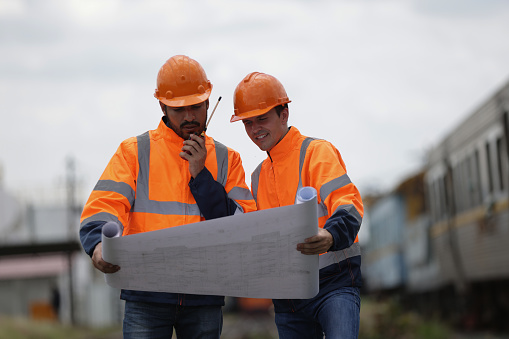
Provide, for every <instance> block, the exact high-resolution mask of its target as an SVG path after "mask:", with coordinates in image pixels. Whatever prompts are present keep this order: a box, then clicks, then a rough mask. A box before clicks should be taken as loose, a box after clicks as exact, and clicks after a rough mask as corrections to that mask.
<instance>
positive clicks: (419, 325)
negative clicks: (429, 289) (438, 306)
mask: <svg viewBox="0 0 509 339" xmlns="http://www.w3.org/2000/svg"><path fill="white" fill-rule="evenodd" d="M451 337H452V332H451V330H450V329H449V328H448V327H447V326H446V325H445V324H442V323H439V322H437V321H430V320H425V319H423V318H422V317H421V316H419V315H418V314H416V313H412V312H403V310H402V309H401V308H400V307H399V305H398V304H396V303H395V302H391V301H387V302H374V301H372V300H370V299H367V298H363V300H362V305H361V328H360V334H359V338H360V339H386V338H391V339H448V338H451Z"/></svg>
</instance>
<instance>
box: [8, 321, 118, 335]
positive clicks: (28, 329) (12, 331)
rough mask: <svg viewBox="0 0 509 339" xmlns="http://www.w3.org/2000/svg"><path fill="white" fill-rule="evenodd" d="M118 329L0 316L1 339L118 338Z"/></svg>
mask: <svg viewBox="0 0 509 339" xmlns="http://www.w3.org/2000/svg"><path fill="white" fill-rule="evenodd" d="M118 333H121V330H120V329H118V328H116V329H98V330H92V329H84V328H78V327H70V326H63V325H61V324H58V323H55V322H50V321H31V320H28V319H21V318H6V317H1V316H0V339H117V338H121V337H122V336H121V335H120V336H118V335H117V334H118Z"/></svg>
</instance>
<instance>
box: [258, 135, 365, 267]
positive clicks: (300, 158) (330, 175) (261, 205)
mask: <svg viewBox="0 0 509 339" xmlns="http://www.w3.org/2000/svg"><path fill="white" fill-rule="evenodd" d="M268 155H269V157H268V158H267V159H265V160H264V161H263V162H262V163H260V165H258V167H257V168H256V169H255V171H254V172H253V174H252V175H251V191H252V193H253V197H254V199H255V201H256V205H257V207H258V209H259V210H264V209H268V208H274V207H281V206H287V205H292V204H294V203H295V202H296V198H297V191H298V190H299V189H300V188H301V187H305V186H311V187H314V188H315V189H316V191H317V192H318V196H317V202H318V226H319V227H321V228H323V227H324V225H325V222H326V221H327V219H328V218H329V217H330V216H331V215H333V214H334V212H336V211H338V210H339V209H344V210H346V211H347V212H348V213H349V214H350V215H352V216H354V217H355V219H356V220H357V221H358V223H359V225H360V224H361V222H362V217H363V214H364V208H363V205H362V200H361V196H360V193H359V191H358V190H357V188H356V187H355V185H354V184H353V183H352V182H351V181H350V178H349V177H348V175H347V173H346V166H345V163H344V162H343V159H342V158H341V155H340V153H339V151H338V150H337V149H336V148H335V147H334V146H333V145H332V144H331V143H329V142H328V141H325V140H320V139H313V138H307V137H305V136H303V135H302V134H300V132H299V130H298V129H297V128H295V127H291V128H290V130H289V131H288V133H287V134H286V135H285V136H284V138H283V139H282V140H281V141H279V143H278V144H277V145H276V146H274V147H273V148H272V149H271V150H270V152H268ZM360 254H361V252H360V245H359V238H358V236H356V238H355V241H354V243H353V244H351V245H350V246H349V247H347V248H344V249H341V250H339V251H329V252H327V253H324V254H322V255H320V259H319V262H320V268H323V267H326V266H329V265H331V264H334V263H338V262H340V261H342V260H344V259H346V258H350V257H353V256H357V255H360Z"/></svg>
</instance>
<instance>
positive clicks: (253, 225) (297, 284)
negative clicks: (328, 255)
mask: <svg viewBox="0 0 509 339" xmlns="http://www.w3.org/2000/svg"><path fill="white" fill-rule="evenodd" d="M317 231H318V217H317V205H316V197H315V198H313V199H311V200H310V201H308V202H305V203H302V204H296V205H291V206H285V207H279V208H273V209H268V210H263V211H257V212H251V213H246V214H239V215H233V216H229V217H224V218H219V219H214V220H207V221H202V222H199V223H194V224H188V225H183V226H178V227H172V228H168V229H162V230H157V231H152V232H146V233H140V234H134V235H127V236H122V237H112V238H108V237H106V236H104V235H103V258H104V260H106V261H107V262H110V263H112V264H116V265H119V266H120V271H118V272H117V273H114V274H106V281H107V283H108V284H109V285H110V286H112V287H116V288H123V289H131V290H141V291H154V292H173V293H190V294H209V295H226V296H234V297H250V298H276V299H307V298H311V297H314V296H315V295H316V294H317V293H318V255H304V254H301V253H300V252H299V251H297V250H296V246H297V244H298V243H301V242H304V239H305V238H308V237H310V236H313V235H315V234H316V233H317Z"/></svg>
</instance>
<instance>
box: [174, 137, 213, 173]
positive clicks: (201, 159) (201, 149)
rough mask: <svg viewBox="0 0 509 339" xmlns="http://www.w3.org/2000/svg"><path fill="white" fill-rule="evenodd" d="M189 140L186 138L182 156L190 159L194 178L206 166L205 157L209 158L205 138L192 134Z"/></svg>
mask: <svg viewBox="0 0 509 339" xmlns="http://www.w3.org/2000/svg"><path fill="white" fill-rule="evenodd" d="M189 138H190V139H189V140H184V146H182V152H180V154H179V155H180V157H181V158H183V159H185V160H187V161H189V172H190V173H191V176H192V177H193V178H196V176H197V175H198V173H200V172H201V171H202V169H203V168H204V167H205V159H206V158H207V148H206V147H205V140H204V138H201V137H200V136H198V135H195V134H191V135H190V137H189Z"/></svg>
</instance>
